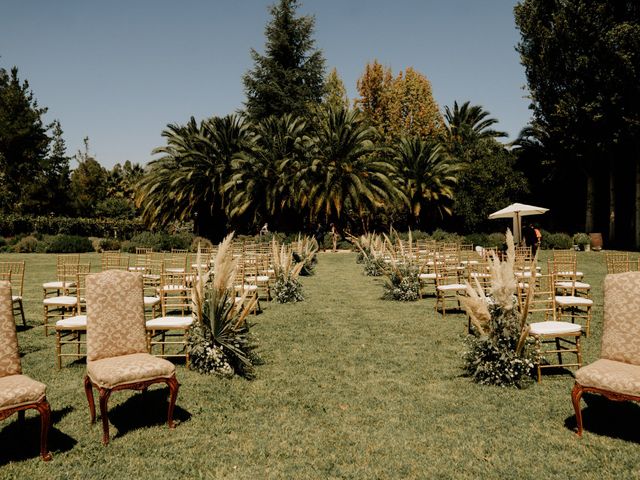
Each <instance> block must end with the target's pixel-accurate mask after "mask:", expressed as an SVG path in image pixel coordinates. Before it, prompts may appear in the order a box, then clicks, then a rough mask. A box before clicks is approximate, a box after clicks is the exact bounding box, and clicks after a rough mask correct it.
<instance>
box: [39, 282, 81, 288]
mask: <svg viewBox="0 0 640 480" xmlns="http://www.w3.org/2000/svg"><path fill="white" fill-rule="evenodd" d="M75 286H76V284H75V282H61V281H57V282H46V283H43V284H42V288H44V289H45V290H54V289H55V290H61V289H63V288H72V287H75Z"/></svg>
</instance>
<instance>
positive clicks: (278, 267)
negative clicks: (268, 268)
mask: <svg viewBox="0 0 640 480" xmlns="http://www.w3.org/2000/svg"><path fill="white" fill-rule="evenodd" d="M271 250H272V257H273V270H274V276H275V284H274V285H273V293H274V298H275V300H276V302H278V303H295V302H301V301H302V300H304V294H303V293H302V284H301V283H300V281H299V280H298V276H299V275H300V272H301V271H302V269H303V268H304V262H299V263H295V261H294V259H293V252H292V251H291V249H289V248H287V246H286V245H284V244H283V245H279V244H278V242H277V240H276V239H273V240H272V242H271Z"/></svg>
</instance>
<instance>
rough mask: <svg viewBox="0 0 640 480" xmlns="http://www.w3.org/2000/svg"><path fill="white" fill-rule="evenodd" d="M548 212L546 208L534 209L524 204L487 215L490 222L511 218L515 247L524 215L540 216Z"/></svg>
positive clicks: (512, 205) (520, 235) (518, 239)
mask: <svg viewBox="0 0 640 480" xmlns="http://www.w3.org/2000/svg"><path fill="white" fill-rule="evenodd" d="M548 211H549V209H548V208H542V207H534V206H533V205H525V204H524V203H512V204H511V205H509V206H508V207H505V208H503V209H502V210H498V211H497V212H493V213H492V214H491V215H489V218H490V219H492V220H493V219H496V218H513V241H514V243H515V244H516V245H517V244H518V243H520V239H521V238H522V217H524V216H526V215H540V214H543V213H545V212H548Z"/></svg>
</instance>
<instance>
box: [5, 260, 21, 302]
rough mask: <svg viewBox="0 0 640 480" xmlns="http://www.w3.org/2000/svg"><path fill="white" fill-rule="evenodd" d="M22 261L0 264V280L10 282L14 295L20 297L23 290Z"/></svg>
mask: <svg viewBox="0 0 640 480" xmlns="http://www.w3.org/2000/svg"><path fill="white" fill-rule="evenodd" d="M24 265H25V262H24V260H23V261H21V262H0V280H8V281H10V282H11V289H12V291H13V293H14V294H16V295H20V296H22V292H23V290H24Z"/></svg>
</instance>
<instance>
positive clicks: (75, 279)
mask: <svg viewBox="0 0 640 480" xmlns="http://www.w3.org/2000/svg"><path fill="white" fill-rule="evenodd" d="M141 255H144V256H145V257H146V260H145V261H144V262H139V264H138V265H134V268H132V267H131V266H130V265H129V263H128V261H127V260H128V258H127V256H126V255H123V254H121V253H120V252H105V253H103V256H102V266H103V269H105V270H130V271H137V272H139V273H142V275H143V278H144V305H145V311H146V312H147V313H146V316H147V320H146V325H147V336H148V338H147V346H148V351H149V352H150V353H153V354H154V355H156V356H160V357H184V358H185V362H186V363H187V365H188V363H189V355H188V351H187V349H186V341H187V331H188V329H189V328H190V326H191V324H192V322H193V320H192V309H191V288H192V286H193V283H194V279H195V276H196V275H197V274H198V270H200V272H203V271H204V270H209V269H210V270H212V272H214V271H215V265H214V264H213V261H212V257H211V255H212V253H211V252H201V254H200V255H199V256H197V257H196V258H199V259H200V261H201V264H200V265H199V266H197V265H193V266H192V268H191V269H190V270H189V269H187V268H185V267H182V268H180V267H177V266H176V262H173V261H172V262H171V263H169V262H167V261H166V259H167V258H166V256H162V257H158V255H157V254H154V253H153V252H144V253H141ZM175 255H184V254H182V253H181V252H173V253H172V254H171V257H175ZM269 255H270V250H267V249H264V248H261V249H257V248H254V249H250V248H247V245H246V244H245V245H243V246H242V247H241V249H239V250H238V252H237V253H236V252H234V256H237V262H238V263H237V269H236V278H235V281H234V290H235V293H236V301H237V302H239V301H245V302H247V303H249V302H251V304H252V305H253V307H252V308H253V311H254V313H256V314H257V313H259V311H260V310H261V306H260V303H259V300H260V299H261V298H266V299H270V296H271V294H270V284H271V282H272V280H273V278H272V275H273V269H272V268H270V256H269ZM184 258H185V257H184V256H183V258H182V260H181V262H180V265H184V262H185V259H184ZM214 258H215V257H214ZM202 259H205V260H202ZM172 260H173V258H172ZM77 261H79V257H70V256H65V257H60V259H59V262H58V278H57V281H56V282H48V284H45V285H43V287H44V299H43V305H44V329H45V334H46V335H48V332H49V329H50V328H51V327H52V326H53V328H54V329H55V334H56V366H57V367H58V368H61V365H62V359H63V358H64V357H74V358H82V357H84V355H85V353H84V351H85V341H84V336H85V334H86V315H85V312H84V304H85V302H84V285H85V279H86V276H87V275H88V274H89V272H90V270H91V266H90V265H89V264H82V263H73V262H77ZM140 264H142V265H140ZM157 309H159V310H160V315H157Z"/></svg>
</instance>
